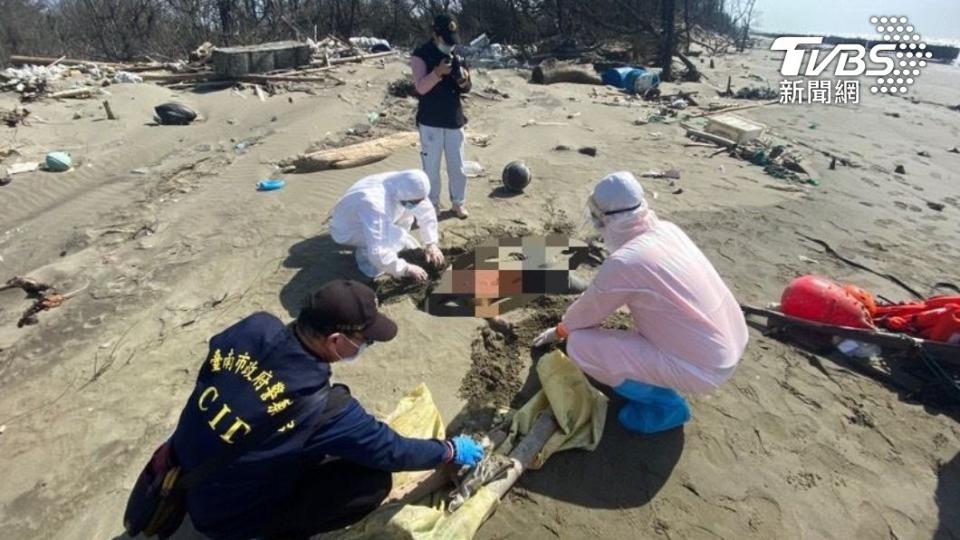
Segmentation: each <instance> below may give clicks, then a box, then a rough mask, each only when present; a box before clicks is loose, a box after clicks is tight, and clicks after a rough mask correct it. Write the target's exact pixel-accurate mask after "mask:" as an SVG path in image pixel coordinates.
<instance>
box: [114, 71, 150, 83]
mask: <svg viewBox="0 0 960 540" xmlns="http://www.w3.org/2000/svg"><path fill="white" fill-rule="evenodd" d="M113 82H115V83H118V84H123V83H129V84H139V83H142V82H143V77H141V76H139V75H137V74H134V73H129V72H126V71H118V72H117V74H116V75H114V76H113Z"/></svg>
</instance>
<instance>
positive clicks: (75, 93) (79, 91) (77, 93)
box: [49, 86, 97, 99]
mask: <svg viewBox="0 0 960 540" xmlns="http://www.w3.org/2000/svg"><path fill="white" fill-rule="evenodd" d="M96 90H97V89H96V88H93V87H91V86H85V87H83V88H73V89H70V90H63V91H61V92H54V93H52V94H50V96H49V97H51V98H54V99H62V98H88V97H90V96H92V95H93V93H94V92H95V91H96Z"/></svg>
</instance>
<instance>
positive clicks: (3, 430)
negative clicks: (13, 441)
mask: <svg viewBox="0 0 960 540" xmlns="http://www.w3.org/2000/svg"><path fill="white" fill-rule="evenodd" d="M6 430H7V425H6V424H3V425H2V426H0V435H3V432H5V431H6Z"/></svg>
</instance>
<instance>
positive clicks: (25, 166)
mask: <svg viewBox="0 0 960 540" xmlns="http://www.w3.org/2000/svg"><path fill="white" fill-rule="evenodd" d="M39 168H40V164H39V163H37V162H35V161H34V162H30V163H13V164H11V165H8V166H7V173H8V174H11V175H13V174H20V173H25V172H33V171H35V170H37V169H39Z"/></svg>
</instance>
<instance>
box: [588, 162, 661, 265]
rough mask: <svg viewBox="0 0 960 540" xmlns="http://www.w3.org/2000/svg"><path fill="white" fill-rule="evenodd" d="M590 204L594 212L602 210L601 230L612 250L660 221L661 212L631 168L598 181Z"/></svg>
mask: <svg viewBox="0 0 960 540" xmlns="http://www.w3.org/2000/svg"><path fill="white" fill-rule="evenodd" d="M590 206H591V211H592V212H594V213H596V212H597V211H599V213H601V214H602V216H601V217H600V221H601V222H602V225H603V226H602V227H601V228H600V233H601V235H602V236H603V241H604V243H605V244H606V245H607V249H608V250H609V251H610V252H611V253H612V252H614V251H616V250H617V249H619V248H620V247H621V246H623V245H624V244H626V243H627V242H629V241H630V240H632V239H634V238H636V237H637V236H639V235H641V234H643V233H645V232H647V231H649V230H650V229H651V228H652V227H653V226H654V225H656V223H657V216H656V214H654V213H653V210H651V209H650V206H649V205H648V204H647V200H646V198H645V197H644V192H643V186H641V185H640V182H637V179H636V178H635V177H634V176H633V174H632V173H630V172H627V171H621V172H615V173H613V174H609V175H607V176H605V177H603V178H602V179H601V180H600V181H599V182H597V185H596V186H595V187H594V188H593V195H591V196H590Z"/></svg>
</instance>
